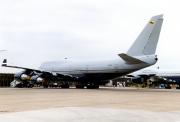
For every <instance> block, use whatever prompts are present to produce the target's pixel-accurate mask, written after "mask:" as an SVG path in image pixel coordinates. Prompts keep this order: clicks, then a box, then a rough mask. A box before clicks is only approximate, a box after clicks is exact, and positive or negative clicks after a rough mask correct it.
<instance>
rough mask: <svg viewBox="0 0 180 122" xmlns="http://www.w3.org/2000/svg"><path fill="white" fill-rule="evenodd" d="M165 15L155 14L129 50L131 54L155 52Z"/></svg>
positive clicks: (128, 53) (138, 54)
mask: <svg viewBox="0 0 180 122" xmlns="http://www.w3.org/2000/svg"><path fill="white" fill-rule="evenodd" d="M162 17H163V15H157V16H153V17H152V18H151V19H150V21H149V22H148V23H147V25H146V26H145V28H144V29H143V30H142V32H141V33H140V35H139V36H138V37H137V39H136V40H135V42H134V43H133V44H132V46H131V47H130V49H129V50H128V52H127V55H130V56H140V55H151V54H155V51H156V47H157V43H158V39H159V35H160V31H161V27H162V23H163V18H162Z"/></svg>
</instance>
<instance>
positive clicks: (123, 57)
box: [118, 53, 146, 64]
mask: <svg viewBox="0 0 180 122" xmlns="http://www.w3.org/2000/svg"><path fill="white" fill-rule="evenodd" d="M118 55H119V56H120V57H121V58H122V59H123V60H125V61H126V62H128V63H135V64H138V63H146V62H144V61H141V60H139V59H137V58H134V57H132V56H129V55H127V54H124V53H121V54H118Z"/></svg>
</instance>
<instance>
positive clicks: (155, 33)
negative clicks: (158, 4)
mask: <svg viewBox="0 0 180 122" xmlns="http://www.w3.org/2000/svg"><path fill="white" fill-rule="evenodd" d="M162 17H163V15H157V16H153V17H152V18H151V19H150V20H149V21H148V23H147V24H146V26H145V28H144V29H143V30H142V32H141V33H140V35H139V36H138V37H137V39H136V40H135V42H134V43H133V44H132V46H131V47H130V48H129V50H128V51H127V53H120V54H118V55H117V58H116V59H107V60H93V61H92V60H89V61H78V60H69V59H64V60H54V61H48V62H44V63H42V64H41V65H40V67H39V69H32V68H25V67H20V66H11V65H8V64H7V60H6V59H5V60H4V61H3V64H2V66H4V67H11V68H20V69H24V70H23V71H22V72H19V73H16V74H15V75H14V79H15V80H16V81H18V82H21V83H24V84H25V83H29V84H35V83H42V82H44V84H47V83H48V82H50V81H53V82H57V81H62V82H61V84H60V86H61V88H69V84H68V83H69V82H78V84H77V85H76V88H84V87H86V88H92V89H94V88H99V84H101V83H102V82H103V81H105V80H109V79H114V78H117V77H119V76H123V75H125V74H129V73H131V72H134V71H137V70H140V69H143V68H145V67H148V66H151V65H153V64H155V63H156V62H157V60H158V58H157V55H155V51H156V47H157V43H158V40H159V35H160V31H161V26H162V23H163V18H162ZM121 43H122V42H121ZM46 86H47V85H45V87H46Z"/></svg>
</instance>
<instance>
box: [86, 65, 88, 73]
mask: <svg viewBox="0 0 180 122" xmlns="http://www.w3.org/2000/svg"><path fill="white" fill-rule="evenodd" d="M87 72H88V65H86V73H87Z"/></svg>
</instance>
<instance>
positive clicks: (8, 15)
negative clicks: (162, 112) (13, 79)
mask: <svg viewBox="0 0 180 122" xmlns="http://www.w3.org/2000/svg"><path fill="white" fill-rule="evenodd" d="M179 11H180V7H179V1H178V0H171V1H170V0H0V49H5V50H7V51H6V52H1V53H0V61H1V62H2V61H3V59H4V58H7V59H8V63H9V64H12V65H18V66H25V67H31V68H38V66H39V65H40V64H41V62H43V61H46V60H53V59H63V58H70V59H75V60H96V59H111V58H117V57H118V55H117V54H118V53H126V52H127V50H128V49H129V47H130V46H131V44H132V43H133V42H134V40H135V39H136V38H137V36H138V35H139V33H140V32H141V30H142V29H143V28H144V26H145V25H146V23H147V22H148V21H149V19H150V18H151V17H152V16H154V15H158V14H164V22H163V26H162V30H161V34H160V38H159V43H158V46H157V50H156V54H157V55H158V58H159V60H158V62H157V63H156V65H154V66H153V67H158V66H159V67H160V68H166V69H167V68H169V69H180V54H179V52H180V48H179V45H180V43H179V42H180V31H179V29H180V24H179V23H180V14H179ZM16 71H17V70H12V69H11V68H3V67H0V72H7V73H8V72H9V73H11V72H16Z"/></svg>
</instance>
